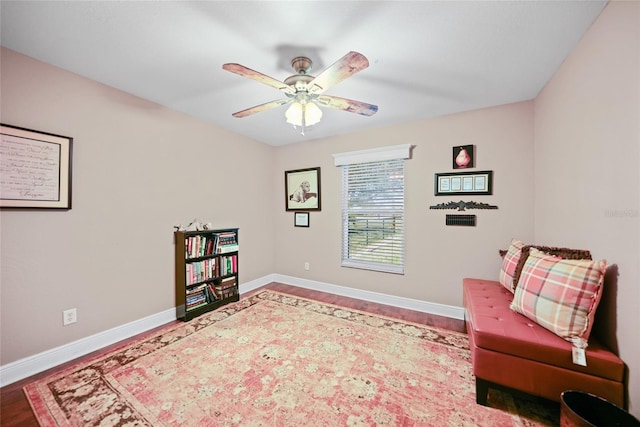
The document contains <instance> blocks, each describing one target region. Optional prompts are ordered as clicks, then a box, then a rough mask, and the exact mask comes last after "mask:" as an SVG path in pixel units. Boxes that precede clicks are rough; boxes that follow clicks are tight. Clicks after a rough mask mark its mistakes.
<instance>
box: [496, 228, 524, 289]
mask: <svg viewBox="0 0 640 427" xmlns="http://www.w3.org/2000/svg"><path fill="white" fill-rule="evenodd" d="M523 247H524V243H522V242H521V241H520V240H512V241H511V244H510V245H509V249H507V253H506V254H505V255H504V257H503V258H502V267H500V274H499V275H498V281H499V282H500V283H501V284H502V286H504V287H505V288H507V289H509V290H510V291H511V292H512V293H513V289H514V283H513V277H514V275H515V272H516V267H517V266H518V261H519V260H520V256H521V253H522V248H523Z"/></svg>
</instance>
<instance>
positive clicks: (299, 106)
mask: <svg viewBox="0 0 640 427" xmlns="http://www.w3.org/2000/svg"><path fill="white" fill-rule="evenodd" d="M285 117H286V118H287V123H290V124H292V125H294V126H301V127H307V126H313V125H315V124H317V123H319V122H320V119H322V110H321V109H320V107H318V106H317V105H316V104H315V103H314V102H305V103H304V104H303V103H300V102H294V103H293V104H291V106H290V107H289V108H288V109H287V112H286V113H285ZM303 119H304V120H303Z"/></svg>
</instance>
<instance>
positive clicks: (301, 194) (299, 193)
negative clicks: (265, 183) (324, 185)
mask: <svg viewBox="0 0 640 427" xmlns="http://www.w3.org/2000/svg"><path fill="white" fill-rule="evenodd" d="M284 197H285V207H286V210H287V211H319V210H320V209H321V204H320V200H321V197H320V168H319V167H316V168H307V169H295V170H290V171H285V172H284Z"/></svg>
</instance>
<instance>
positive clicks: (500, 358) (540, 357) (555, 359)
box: [463, 278, 625, 405]
mask: <svg viewBox="0 0 640 427" xmlns="http://www.w3.org/2000/svg"><path fill="white" fill-rule="evenodd" d="M512 299H513V294H512V293H511V292H509V291H508V290H507V289H506V288H505V287H503V286H502V285H501V284H500V283H499V282H497V281H491V280H482V279H471V278H466V279H464V280H463V301H464V307H465V320H466V323H467V332H468V334H469V339H470V344H471V352H472V353H471V355H472V362H473V364H474V374H475V375H476V376H477V377H478V378H481V379H484V380H487V381H489V382H495V383H497V384H501V385H504V386H507V387H512V388H516V389H520V390H523V391H526V392H528V393H532V394H537V395H541V396H543V397H547V398H550V399H553V400H556V401H559V399H560V393H561V392H562V391H564V390H565V389H571V388H576V387H578V388H582V389H585V388H591V390H587V391H591V392H597V391H599V390H600V391H601V392H602V393H601V394H605V395H606V396H607V397H608V398H609V399H610V400H612V401H614V402H617V403H616V404H618V405H621V404H623V402H624V399H623V396H624V391H623V387H622V383H623V381H624V372H625V367H624V363H623V361H622V360H621V359H620V358H619V357H618V356H617V355H615V354H614V353H613V352H612V351H610V350H609V349H607V348H606V347H604V346H603V345H602V344H601V343H600V342H599V341H598V340H597V339H596V337H594V336H592V337H591V338H590V339H589V347H588V348H587V350H586V358H587V366H586V367H583V366H580V365H576V364H574V363H573V362H572V355H571V343H569V342H567V341H566V340H564V339H562V338H560V337H558V336H557V335H555V334H554V333H553V332H551V331H549V330H547V329H545V328H543V327H542V326H540V325H538V324H536V323H535V322H533V321H531V320H529V319H527V318H526V317H524V316H522V315H520V314H518V313H515V312H513V311H512V310H511V309H510V308H509V304H510V303H511V301H512ZM525 370H526V371H525ZM564 387H566V388H564ZM484 392H485V393H486V391H484ZM596 394H597V393H596ZM485 398H486V397H485ZM478 400H479V402H480V401H482V400H483V397H482V396H478Z"/></svg>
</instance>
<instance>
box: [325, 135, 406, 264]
mask: <svg viewBox="0 0 640 427" xmlns="http://www.w3.org/2000/svg"><path fill="white" fill-rule="evenodd" d="M409 149H410V145H402V146H395V147H389V148H384V149H374V150H365V151H357V152H351V153H344V154H336V155H334V157H335V160H336V165H339V166H342V266H344V267H355V268H364V269H368V270H376V271H384V272H389V273H399V274H402V273H404V159H405V158H408V157H409Z"/></svg>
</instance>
